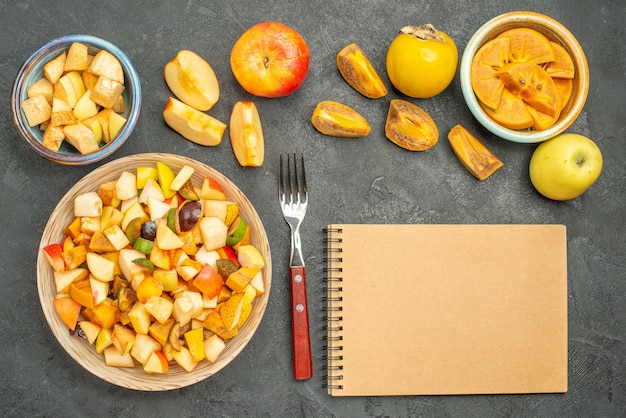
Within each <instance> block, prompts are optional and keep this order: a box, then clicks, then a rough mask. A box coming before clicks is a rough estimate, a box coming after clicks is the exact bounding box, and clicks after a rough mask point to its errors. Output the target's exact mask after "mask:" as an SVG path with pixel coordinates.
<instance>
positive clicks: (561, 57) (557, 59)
mask: <svg viewBox="0 0 626 418" xmlns="http://www.w3.org/2000/svg"><path fill="white" fill-rule="evenodd" d="M550 44H551V45H552V49H553V50H554V60H553V61H550V62H546V63H545V64H543V69H544V70H546V72H547V73H548V74H549V75H550V77H554V78H574V74H576V68H575V67H574V61H573V60H572V57H571V56H570V54H569V53H568V52H567V50H565V48H563V47H562V46H561V45H559V44H557V43H556V42H552V41H551V42H550Z"/></svg>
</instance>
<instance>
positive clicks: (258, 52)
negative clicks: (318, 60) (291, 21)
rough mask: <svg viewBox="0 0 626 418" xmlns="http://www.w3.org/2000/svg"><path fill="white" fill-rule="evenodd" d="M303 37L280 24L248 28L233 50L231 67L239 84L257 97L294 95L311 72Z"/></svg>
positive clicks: (258, 25)
mask: <svg viewBox="0 0 626 418" xmlns="http://www.w3.org/2000/svg"><path fill="white" fill-rule="evenodd" d="M309 61H310V53H309V47H308V45H307V43H306V41H305V40H304V38H303V37H302V36H301V35H300V34H299V33H298V32H296V31H295V30H294V29H292V28H290V27H289V26H286V25H284V24H282V23H278V22H261V23H257V24H256V25H254V26H252V27H250V28H249V29H247V30H246V31H245V32H244V33H243V34H242V35H241V37H240V38H239V39H238V40H237V41H236V42H235V44H234V45H233V48H232V50H231V55H230V66H231V69H232V71H233V74H234V76H235V78H236V79H237V81H238V82H239V84H241V86H242V87H243V88H244V89H245V90H246V91H248V92H249V93H251V94H253V95H255V96H261V97H268V98H276V97H283V96H287V95H289V94H291V93H293V92H295V91H296V90H297V89H298V88H299V87H300V86H301V85H302V83H303V82H304V80H305V79H306V76H307V74H308V72H309Z"/></svg>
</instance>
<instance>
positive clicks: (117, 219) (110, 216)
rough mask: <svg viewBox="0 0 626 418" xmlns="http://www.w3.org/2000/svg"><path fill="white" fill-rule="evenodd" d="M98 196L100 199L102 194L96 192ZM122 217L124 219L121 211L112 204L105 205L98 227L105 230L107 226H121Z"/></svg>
mask: <svg viewBox="0 0 626 418" xmlns="http://www.w3.org/2000/svg"><path fill="white" fill-rule="evenodd" d="M98 196H100V199H102V195H100V193H98ZM102 204H103V205H104V200H103V201H102ZM122 219H124V215H123V214H122V212H120V211H119V210H118V209H117V208H115V207H113V206H110V205H105V206H103V207H102V215H100V229H101V230H102V231H105V230H106V229H107V228H111V227H113V226H121V225H122ZM111 232H113V230H111ZM122 233H123V232H122ZM107 238H108V236H107ZM121 248H123V247H120V249H121Z"/></svg>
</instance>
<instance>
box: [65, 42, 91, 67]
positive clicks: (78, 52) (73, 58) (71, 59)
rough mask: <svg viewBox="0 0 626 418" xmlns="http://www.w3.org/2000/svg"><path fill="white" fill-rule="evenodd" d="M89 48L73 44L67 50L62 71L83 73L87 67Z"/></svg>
mask: <svg viewBox="0 0 626 418" xmlns="http://www.w3.org/2000/svg"><path fill="white" fill-rule="evenodd" d="M88 60H89V47H87V45H85V44H83V43H81V42H73V43H72V44H71V45H70V47H69V48H68V50H67V56H66V57H65V62H64V63H63V71H64V72H69V71H85V70H86V69H87V67H88Z"/></svg>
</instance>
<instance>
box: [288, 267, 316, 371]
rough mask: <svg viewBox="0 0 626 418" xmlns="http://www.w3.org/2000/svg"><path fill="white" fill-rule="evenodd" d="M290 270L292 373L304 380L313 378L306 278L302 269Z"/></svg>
mask: <svg viewBox="0 0 626 418" xmlns="http://www.w3.org/2000/svg"><path fill="white" fill-rule="evenodd" d="M290 270H291V326H292V336H293V361H294V364H293V367H294V368H293V371H294V376H295V378H296V379H297V380H306V379H310V378H311V377H313V364H312V360H311V341H310V336H309V310H308V308H307V300H306V277H305V273H304V267H290Z"/></svg>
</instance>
